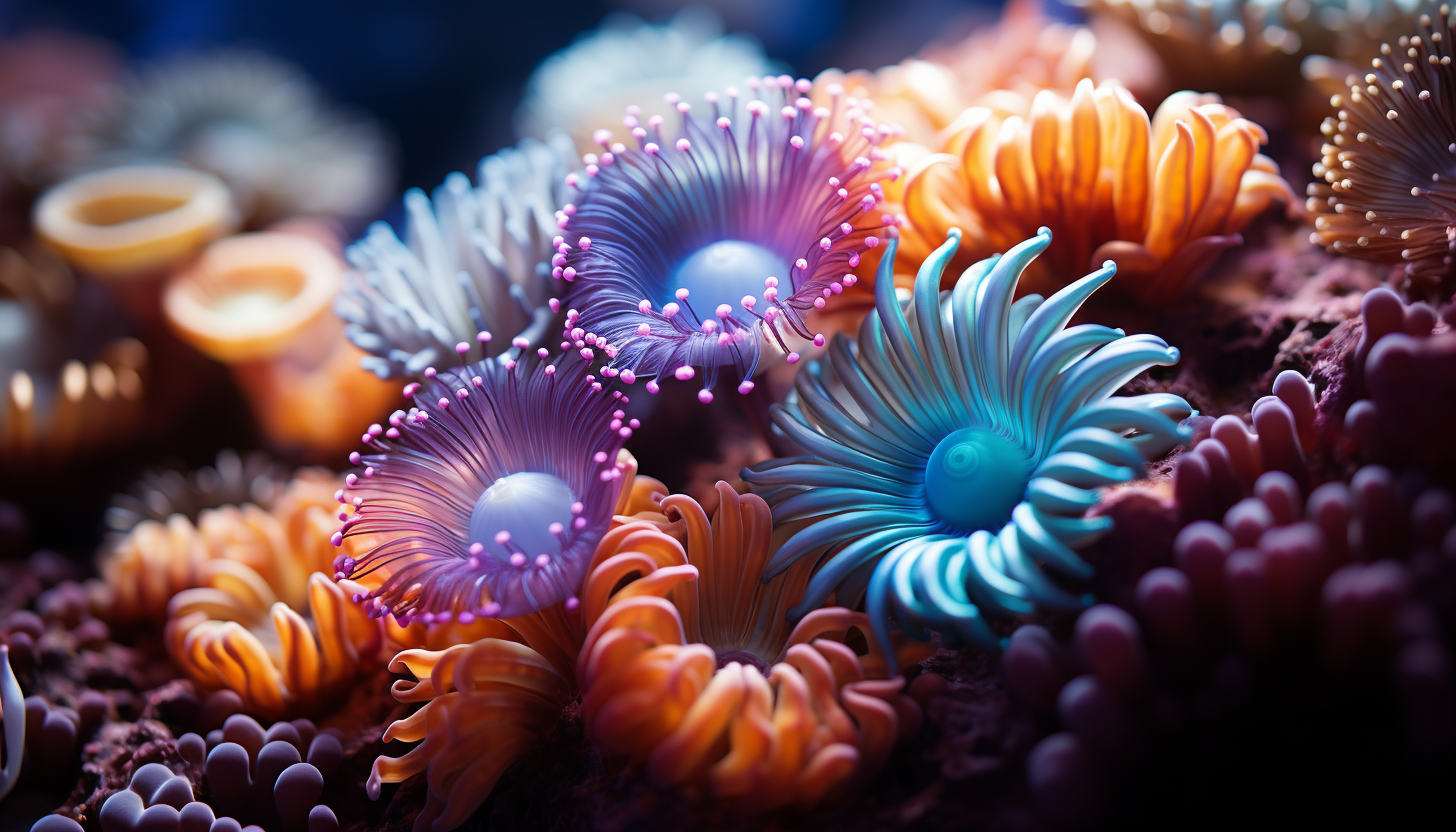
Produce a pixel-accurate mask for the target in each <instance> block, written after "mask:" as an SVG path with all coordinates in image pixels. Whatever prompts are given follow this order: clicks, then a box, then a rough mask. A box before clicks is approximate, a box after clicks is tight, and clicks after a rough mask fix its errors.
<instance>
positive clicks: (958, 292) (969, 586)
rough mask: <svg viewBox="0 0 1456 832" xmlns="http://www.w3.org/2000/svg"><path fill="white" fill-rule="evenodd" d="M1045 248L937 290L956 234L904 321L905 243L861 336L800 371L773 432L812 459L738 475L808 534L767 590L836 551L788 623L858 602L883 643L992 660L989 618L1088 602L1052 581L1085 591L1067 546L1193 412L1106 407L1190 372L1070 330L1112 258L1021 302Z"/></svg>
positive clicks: (931, 265)
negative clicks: (900, 279) (809, 560)
mask: <svg viewBox="0 0 1456 832" xmlns="http://www.w3.org/2000/svg"><path fill="white" fill-rule="evenodd" d="M1051 242H1052V235H1051V232H1050V231H1048V230H1047V229H1045V228H1043V229H1041V231H1040V232H1039V233H1038V234H1037V235H1036V236H1035V237H1033V238H1031V239H1030V240H1027V241H1026V242H1023V243H1021V244H1020V245H1017V246H1016V247H1014V248H1012V249H1011V250H1010V251H1008V252H1007V253H1006V254H1005V255H1002V256H997V257H992V258H990V259H988V260H984V261H982V262H980V263H978V264H976V265H975V266H972V267H971V268H970V269H968V270H967V271H966V273H965V274H964V275H962V277H961V278H960V280H958V281H957V282H956V283H955V287H954V289H953V290H952V291H950V292H946V293H942V292H941V290H940V285H941V273H942V272H943V271H944V269H945V267H946V264H947V263H949V262H950V261H951V259H952V258H953V257H954V256H955V253H956V249H957V248H958V247H959V244H960V232H959V231H958V230H956V229H952V230H951V232H950V238H949V239H948V240H947V241H946V243H945V244H944V245H943V246H941V247H940V248H939V249H937V250H936V251H935V252H933V253H932V254H931V256H930V257H929V258H927V259H926V261H925V263H924V265H922V266H921V268H920V273H919V275H918V276H917V278H916V281H915V289H914V297H913V301H912V303H911V304H910V306H909V307H908V316H907V309H906V308H902V307H901V304H900V302H899V300H898V299H897V297H896V291H895V286H894V281H893V280H892V279H891V277H890V274H891V272H890V270H891V268H892V264H893V262H894V257H893V254H894V251H895V241H894V240H893V239H892V240H891V243H890V246H889V250H888V251H886V253H885V258H884V259H883V260H882V261H881V265H880V274H879V277H878V278H877V279H876V281H875V305H876V312H875V314H874V315H871V316H870V317H868V318H866V319H865V323H864V324H863V325H862V326H861V328H860V334H859V339H858V341H857V342H851V341H850V340H848V339H847V338H839V337H837V338H835V341H834V344H833V345H832V346H831V347H830V350H829V356H828V360H827V361H822V360H821V361H816V362H814V363H812V364H810V365H809V366H808V368H807V369H806V370H801V371H800V372H799V375H798V378H797V379H796V381H795V392H796V394H797V395H796V397H795V398H792V399H790V400H789V402H788V403H787V404H786V405H784V406H778V407H775V410H774V414H773V421H774V424H775V425H777V426H778V428H779V429H780V430H782V431H783V433H784V434H785V435H786V436H787V437H788V438H789V439H790V440H792V441H793V442H794V443H795V444H797V445H798V446H799V447H801V448H802V449H803V450H804V453H803V454H802V455H800V456H793V457H789V458H786V459H780V460H773V461H770V462H766V463H760V464H759V465H756V466H754V467H752V468H749V469H747V470H745V471H744V472H743V478H744V480H746V481H747V482H748V483H749V485H750V486H751V487H752V488H753V489H754V491H755V492H757V493H760V494H762V495H763V496H764V498H765V499H766V500H768V502H769V504H770V505H772V506H773V507H774V522H775V523H776V524H778V523H797V522H802V521H809V522H807V523H806V524H805V525H804V526H803V527H802V528H800V529H798V530H797V531H796V532H795V533H794V534H793V536H792V537H790V538H789V539H788V541H786V542H785V543H784V545H783V548H781V549H779V551H778V553H777V554H775V555H774V557H773V560H772V561H771V562H770V564H769V567H768V570H767V572H766V573H765V574H766V575H767V576H770V577H771V576H774V575H778V574H779V573H781V572H783V571H784V570H786V569H788V568H790V567H791V566H792V565H793V564H794V563H796V562H797V561H799V560H800V559H802V558H805V556H813V557H814V558H818V557H819V556H820V554H821V553H823V552H825V550H832V554H831V555H830V556H829V558H828V560H827V561H825V562H824V563H823V565H822V567H821V568H820V569H819V571H818V572H817V573H816V574H815V575H814V578H813V580H812V581H811V582H810V584H809V586H808V589H807V591H806V593H805V596H804V599H803V601H801V602H800V603H799V604H798V606H796V607H794V609H793V610H791V611H790V614H791V615H793V616H794V617H800V616H803V615H804V614H805V613H806V612H808V611H809V610H812V609H814V608H816V607H818V606H820V605H822V604H823V603H824V602H825V600H826V599H827V598H828V597H829V594H830V593H831V592H833V593H834V597H835V601H836V603H839V604H842V605H852V604H855V603H856V602H857V601H858V599H859V598H860V596H861V595H864V597H865V604H866V610H867V612H868V613H869V617H870V625H871V626H872V628H873V629H874V632H875V637H876V640H877V641H878V642H879V643H880V644H881V645H887V644H888V643H889V628H890V624H891V618H892V616H893V618H894V620H895V621H896V622H898V624H899V625H900V627H901V628H902V629H903V630H904V631H905V632H906V633H907V634H909V635H911V636H912V637H916V638H920V639H922V640H923V639H928V638H929V637H930V636H929V634H928V633H927V632H926V629H927V628H928V629H931V630H935V631H937V632H939V633H940V635H941V639H942V641H943V642H944V643H946V644H957V643H969V644H971V645H974V646H977V647H980V648H983V649H994V648H995V647H996V646H997V645H998V644H999V642H1000V639H999V638H998V637H997V636H996V634H995V633H994V632H993V630H992V629H991V627H990V625H989V623H988V621H987V619H986V614H987V613H990V614H997V613H999V614H1006V615H1012V614H1018V613H1027V612H1031V611H1033V610H1035V609H1037V608H1041V607H1045V608H1052V609H1078V608H1080V607H1082V606H1084V605H1085V604H1087V603H1089V601H1088V599H1087V598H1086V597H1083V596H1078V595H1075V594H1073V593H1071V592H1068V591H1067V590H1065V589H1063V588H1061V587H1060V586H1058V585H1057V584H1056V583H1054V582H1053V580H1052V579H1051V577H1050V576H1049V574H1048V573H1050V574H1051V575H1056V576H1059V577H1063V578H1071V579H1086V578H1088V577H1090V575H1091V573H1092V567H1091V566H1089V565H1088V564H1087V563H1086V562H1084V561H1083V560H1082V559H1081V558H1080V557H1078V555H1077V554H1076V553H1075V552H1074V551H1073V550H1072V547H1075V546H1079V545H1082V544H1085V543H1088V542H1090V541H1091V540H1093V539H1095V538H1096V537H1098V536H1099V535H1101V534H1103V533H1105V532H1106V531H1107V530H1108V529H1109V527H1110V524H1111V521H1110V519H1109V518H1106V517H1098V518H1085V517H1083V516H1082V515H1083V513H1084V512H1085V511H1086V510H1087V509H1088V508H1090V507H1091V506H1092V505H1093V504H1095V503H1096V502H1097V499H1098V497H1097V490H1096V489H1097V488H1098V487H1099V486H1104V485H1110V484H1114V483H1120V482H1125V481H1128V480H1131V479H1135V478H1137V477H1140V476H1142V474H1143V470H1144V462H1145V461H1146V460H1147V459H1151V458H1155V457H1157V456H1159V455H1161V454H1162V453H1164V452H1165V451H1167V450H1168V449H1169V448H1171V447H1172V446H1174V445H1176V444H1178V443H1179V442H1181V441H1184V440H1186V439H1188V437H1189V436H1190V435H1191V432H1190V431H1189V429H1188V428H1186V427H1181V426H1180V425H1179V424H1178V422H1179V421H1180V420H1182V419H1184V418H1185V417H1187V416H1189V415H1190V414H1191V410H1190V408H1189V407H1188V404H1187V402H1185V401H1183V399H1181V398H1179V397H1178V396H1174V395H1171V394H1148V395H1142V396H1132V397H1111V396H1110V394H1111V393H1112V391H1114V390H1116V389H1117V388H1119V387H1121V386H1122V385H1123V384H1124V383H1126V382H1127V381H1128V380H1129V379H1131V378H1132V377H1133V376H1135V375H1137V374H1138V373H1140V372H1141V371H1143V370H1144V369H1146V368H1148V367H1151V366H1159V365H1161V366H1167V365H1171V364H1173V363H1174V362H1176V361H1177V360H1178V351H1177V350H1176V349H1173V348H1172V347H1169V346H1168V345H1167V344H1166V343H1165V342H1164V341H1163V340H1162V339H1161V338H1158V337H1156V336H1153V335H1132V336H1124V335H1123V333H1122V331H1121V330H1114V329H1109V328H1107V327H1103V326H1096V325H1092V324H1082V325H1079V326H1075V327H1072V328H1070V329H1064V327H1065V326H1066V324H1067V321H1068V320H1069V319H1070V318H1071V317H1072V315H1073V314H1074V313H1075V312H1076V311H1077V308H1078V307H1079V306H1081V304H1082V302H1083V301H1084V300H1085V299H1086V298H1087V296H1088V295H1090V294H1091V293H1092V292H1093V291H1095V290H1096V289H1097V288H1099V287H1100V286H1102V285H1104V284H1105V283H1107V282H1108V281H1109V280H1111V279H1112V276H1113V274H1114V273H1115V272H1116V266H1114V265H1113V264H1112V263H1111V262H1108V263H1106V264H1104V266H1103V268H1102V269H1100V270H1098V271H1097V272H1094V273H1093V274H1090V275H1088V276H1087V277H1084V278H1082V279H1081V280H1078V281H1076V282H1074V283H1072V284H1071V285H1069V286H1067V287H1066V288H1064V289H1061V290H1060V291H1058V292H1057V293H1056V294H1054V295H1052V296H1051V297H1050V298H1046V299H1043V298H1042V297H1041V296H1039V295H1028V296H1026V297H1024V298H1022V299H1021V300H1020V301H1017V302H1015V303H1013V302H1012V296H1013V294H1014V293H1015V291H1016V284H1017V281H1018V280H1019V278H1020V277H1021V274H1022V272H1023V271H1024V270H1025V269H1026V267H1027V265H1028V264H1029V263H1030V262H1031V260H1032V258H1034V257H1036V256H1037V255H1039V254H1041V253H1042V252H1043V251H1046V249H1047V247H1048V246H1049V245H1051ZM947 302H948V303H949V304H950V307H949V308H948V309H946V308H944V306H943V304H945V303H947ZM983 609H984V612H983Z"/></svg>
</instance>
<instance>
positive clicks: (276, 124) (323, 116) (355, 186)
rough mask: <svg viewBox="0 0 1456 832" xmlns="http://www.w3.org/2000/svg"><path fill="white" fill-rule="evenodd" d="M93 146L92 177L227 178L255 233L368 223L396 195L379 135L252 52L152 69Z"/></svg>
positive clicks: (129, 89) (110, 113)
mask: <svg viewBox="0 0 1456 832" xmlns="http://www.w3.org/2000/svg"><path fill="white" fill-rule="evenodd" d="M83 138H84V139H85V150H84V153H85V156H84V161H83V164H84V165H85V166H86V167H87V168H96V167H104V166H110V165H117V164H136V163H139V162H146V163H154V162H163V163H168V162H170V163H180V164H185V165H188V166H191V167H194V168H197V169H198V170H204V171H208V172H210V173H214V174H216V175H217V176H220V177H222V179H224V180H226V181H227V183H228V185H229V187H230V188H231V189H232V192H233V194H234V196H235V197H236V198H237V200H238V203H239V205H240V207H241V208H242V213H243V216H244V217H245V218H248V219H249V222H250V224H251V225H253V226H262V225H266V224H267V223H269V222H272V221H274V220H278V219H283V218H285V217H291V216H296V215H300V214H326V215H333V216H344V217H363V216H368V215H369V214H370V213H371V212H372V211H373V210H374V209H375V208H377V207H378V206H379V205H380V204H382V203H383V202H384V200H385V199H386V198H387V197H388V195H389V193H390V190H391V189H392V185H393V183H392V180H393V171H392V169H391V159H390V157H391V156H392V151H391V149H390V146H389V142H388V140H386V139H385V137H384V135H383V133H382V132H381V130H380V129H379V127H378V125H376V124H375V123H374V122H373V121H371V120H369V119H366V118H361V117H359V116H357V115H354V114H348V113H343V112H340V111H338V110H336V109H335V108H334V107H332V106H331V105H330V104H328V103H327V102H326V101H325V100H324V99H323V96H322V94H321V93H320V91H319V90H318V89H317V88H316V87H314V85H313V83H312V82H311V81H310V80H309V79H307V78H305V77H304V76H302V75H301V74H300V73H299V71H298V70H296V69H295V68H293V67H291V66H289V65H288V64H285V63H283V62H281V61H278V60H275V59H273V58H269V57H266V56H264V55H260V54H256V53H250V52H240V51H235V52H227V51H219V52H213V53H208V54H193V55H182V56H176V57H172V58H170V59H168V60H166V61H163V62H161V63H159V64H156V65H154V66H152V67H150V68H149V69H147V70H146V71H144V72H142V73H140V74H139V75H137V76H136V77H134V78H132V79H130V81H129V82H128V83H127V84H126V85H125V87H124V88H123V90H122V94H121V96H120V98H119V100H118V101H117V102H116V103H115V106H113V107H111V108H109V109H108V110H106V111H105V112H104V113H103V114H101V115H100V116H99V117H98V119H97V121H96V123H95V124H93V125H92V126H91V128H90V130H89V131H88V134H87V135H86V136H85V137H83Z"/></svg>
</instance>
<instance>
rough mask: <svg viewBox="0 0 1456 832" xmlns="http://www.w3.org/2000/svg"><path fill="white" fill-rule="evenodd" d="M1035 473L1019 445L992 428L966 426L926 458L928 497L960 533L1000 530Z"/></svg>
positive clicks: (939, 515) (935, 510)
mask: <svg viewBox="0 0 1456 832" xmlns="http://www.w3.org/2000/svg"><path fill="white" fill-rule="evenodd" d="M1031 471H1032V464H1031V461H1030V460H1029V459H1027V457H1026V453H1025V451H1023V450H1022V448H1021V446H1020V445H1018V444H1017V443H1015V442H1013V441H1012V440H1010V439H1007V438H1006V437H1004V436H1002V435H1000V434H998V433H996V432H995V431H993V430H988V429H986V428H982V427H969V428H961V429H960V430H957V431H955V432H953V433H951V434H950V435H948V436H946V437H945V438H944V439H942V440H940V442H939V443H938V444H936V446H935V450H933V451H931V454H930V457H929V459H927V460H926V462H925V500H926V503H928V504H929V506H930V510H931V513H932V514H934V515H935V517H936V518H937V519H939V520H940V521H941V522H943V523H945V524H946V525H948V526H950V527H951V528H953V529H955V530H957V531H959V532H971V531H978V530H982V529H985V530H995V529H999V528H1001V527H1002V526H1004V525H1005V524H1006V522H1007V521H1008V520H1010V519H1011V510H1012V509H1014V508H1016V504H1017V503H1019V502H1021V500H1022V496H1023V494H1025V492H1026V485H1027V483H1028V482H1029V481H1030V479H1031Z"/></svg>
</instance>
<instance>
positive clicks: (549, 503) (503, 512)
mask: <svg viewBox="0 0 1456 832" xmlns="http://www.w3.org/2000/svg"><path fill="white" fill-rule="evenodd" d="M575 502H576V496H575V495H574V494H572V493H571V488H570V487H569V486H568V485H567V484H566V483H564V482H562V481H561V480H560V479H558V478H556V477H553V476H551V475H550V474H542V473H538V472H536V471H522V472H520V473H518V474H511V475H510V476H507V477H501V478H500V479H498V480H496V481H495V482H494V483H492V484H491V486H490V487H489V488H487V489H485V491H484V492H483V493H482V494H481V495H480V499H478V500H476V501H475V509H474V510H472V511H471V512H470V541H471V542H472V543H479V544H481V545H483V546H484V547H485V552H486V554H489V555H490V556H492V557H495V558H498V559H500V560H504V561H510V559H511V555H512V554H515V553H517V552H519V553H521V554H524V555H526V556H527V558H528V559H531V560H534V559H535V558H536V557H537V556H538V555H550V556H552V557H555V556H556V555H559V554H561V537H560V536H558V535H556V534H552V532H551V526H552V524H553V523H560V524H561V528H562V530H563V531H565V530H569V529H570V528H571V521H572V518H573V515H572V513H571V506H572V504H573V503H575ZM503 531H504V532H509V533H510V540H509V541H507V542H497V540H496V538H497V535H499V534H500V533H501V532H503Z"/></svg>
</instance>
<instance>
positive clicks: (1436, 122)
mask: <svg viewBox="0 0 1456 832" xmlns="http://www.w3.org/2000/svg"><path fill="white" fill-rule="evenodd" d="M1450 15H1451V10H1450V7H1449V6H1447V5H1443V6H1441V11H1440V19H1439V21H1438V22H1433V21H1432V20H1431V17H1430V15H1421V18H1420V23H1421V31H1422V34H1420V35H1415V36H1412V37H1401V38H1400V40H1399V41H1398V42H1397V44H1396V46H1395V48H1392V47H1391V46H1390V45H1389V44H1385V45H1382V46H1381V47H1380V57H1377V58H1375V59H1374V60H1372V61H1371V70H1370V71H1369V73H1367V74H1366V75H1365V76H1364V79H1363V81H1361V80H1358V79H1356V78H1354V77H1353V76H1352V78H1351V82H1352V83H1351V85H1350V88H1349V94H1348V95H1337V96H1334V97H1333V98H1332V99H1331V101H1330V103H1331V104H1332V105H1334V106H1335V108H1336V109H1337V114H1336V116H1334V117H1331V118H1326V119H1325V121H1324V124H1323V125H1321V127H1320V132H1322V133H1324V135H1325V137H1326V143H1325V144H1324V145H1323V146H1322V147H1321V149H1320V153H1321V156H1322V158H1321V159H1320V161H1319V162H1317V163H1316V164H1315V166H1314V175H1315V177H1316V180H1317V181H1315V182H1312V183H1310V185H1309V189H1308V193H1309V200H1308V209H1309V212H1310V213H1311V214H1313V215H1314V216H1315V221H1314V222H1315V231H1314V233H1313V234H1311V235H1310V240H1311V241H1312V242H1314V243H1317V244H1320V245H1323V246H1325V247H1326V248H1328V249H1329V250H1330V251H1332V252H1334V253H1336V254H1343V255H1346V256H1350V257H1360V258H1363V259H1366V260H1375V261H1378V262H1382V263H1389V264H1391V265H1399V266H1401V267H1402V268H1403V271H1404V272H1405V274H1406V275H1407V277H1408V278H1409V279H1410V281H1411V282H1412V284H1413V288H1414V290H1415V291H1417V292H1418V293H1434V292H1435V291H1436V290H1437V289H1439V290H1440V292H1441V294H1443V295H1445V296H1449V295H1450V293H1451V289H1452V284H1451V281H1450V278H1451V275H1452V273H1453V271H1452V265H1451V264H1452V252H1456V237H1453V235H1456V231H1453V229H1456V190H1453V189H1452V188H1451V187H1449V180H1450V178H1451V177H1452V176H1456V172H1453V158H1456V156H1453V154H1456V112H1453V108H1456V102H1453V101H1451V100H1450V96H1449V93H1447V92H1445V90H1447V89H1449V87H1450V85H1451V84H1452V83H1453V81H1456V75H1453V70H1452V69H1451V55H1452V51H1451V43H1450V41H1451V39H1452V38H1456V21H1453V20H1452V19H1451V17H1450ZM1443 177H1444V178H1443ZM1443 284H1444V285H1443Z"/></svg>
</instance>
